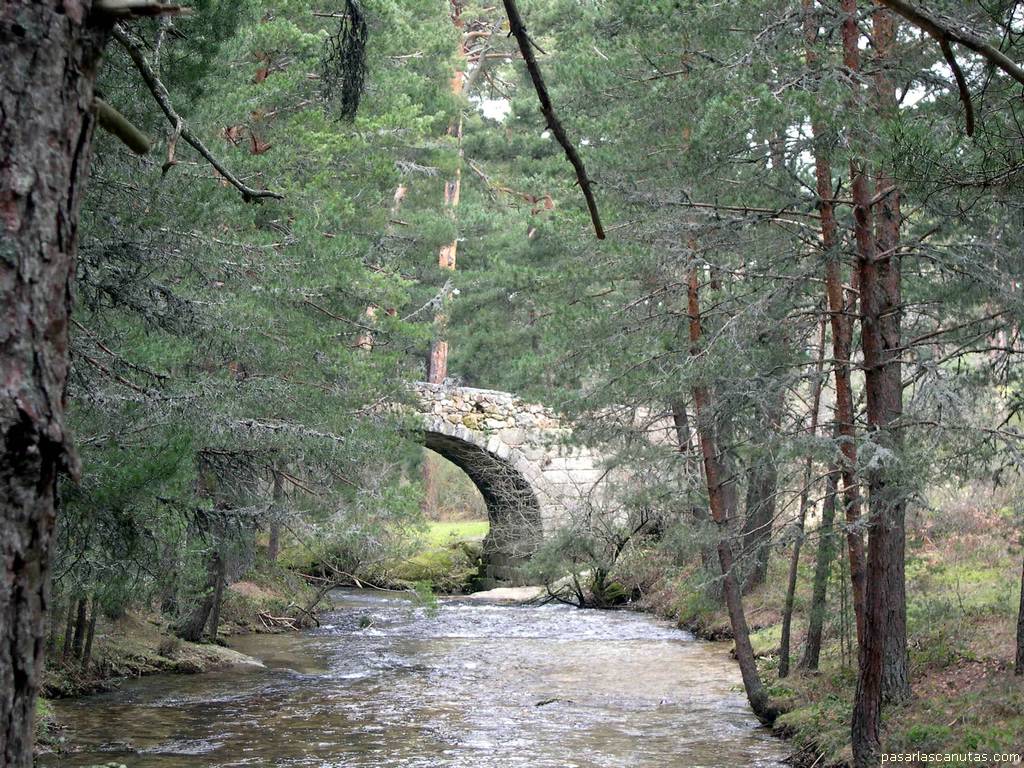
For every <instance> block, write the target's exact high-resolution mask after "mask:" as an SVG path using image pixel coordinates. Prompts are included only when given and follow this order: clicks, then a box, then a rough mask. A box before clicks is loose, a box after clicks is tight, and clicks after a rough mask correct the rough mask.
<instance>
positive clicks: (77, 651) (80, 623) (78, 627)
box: [71, 597, 89, 659]
mask: <svg viewBox="0 0 1024 768" xmlns="http://www.w3.org/2000/svg"><path fill="white" fill-rule="evenodd" d="M88 609H89V601H88V600H86V598H84V597H80V598H79V599H78V611H77V615H76V618H75V639H74V642H72V644H71V652H72V653H73V654H74V656H75V658H76V659H80V658H82V647H83V645H84V644H85V630H86V625H87V624H88V618H89V617H88Z"/></svg>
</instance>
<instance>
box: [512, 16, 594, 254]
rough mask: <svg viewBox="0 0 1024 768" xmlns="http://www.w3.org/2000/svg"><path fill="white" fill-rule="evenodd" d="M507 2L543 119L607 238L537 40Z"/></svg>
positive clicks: (592, 215)
mask: <svg viewBox="0 0 1024 768" xmlns="http://www.w3.org/2000/svg"><path fill="white" fill-rule="evenodd" d="M504 3H505V12H506V13H507V14H508V24H509V29H510V34H512V35H514V36H515V38H516V42H517V43H519V51H520V53H522V55H523V61H525V62H526V69H527V71H528V72H529V73H530V79H531V80H533V88H534V90H535V91H536V92H537V99H538V100H539V101H540V111H541V112H542V113H543V115H544V119H545V120H547V123H548V129H549V130H550V131H551V133H552V135H554V137H555V138H556V139H557V140H558V143H559V144H561V145H562V149H564V150H565V156H566V157H567V158H568V159H569V162H570V163H572V167H573V168H575V169H576V180H577V182H578V183H579V185H580V189H581V190H582V191H583V197H584V198H585V199H586V201H587V209H588V210H589V211H590V219H591V221H593V222H594V233H595V234H596V235H597V239H598V240H604V228H603V227H602V226H601V217H600V215H598V212H597V201H596V200H595V199H594V192H593V190H592V189H591V187H590V179H589V178H587V169H586V168H585V167H584V166H583V160H582V159H581V158H580V156H579V153H578V152H577V151H576V147H574V146H573V144H572V142H571V141H569V137H568V135H567V134H566V132H565V128H564V127H562V123H561V122H560V121H559V119H558V116H557V115H556V114H555V108H554V107H553V106H552V104H551V97H550V96H549V95H548V88H547V86H546V85H545V84H544V78H543V77H542V76H541V74H540V67H539V66H538V65H537V58H536V57H535V56H534V55H533V49H534V48H535V47H536V43H534V42H533V40H532V39H530V36H529V35H528V34H527V32H526V25H524V24H523V19H522V17H521V16H520V15H519V9H518V8H517V7H516V3H515V0H504ZM538 50H539V48H538Z"/></svg>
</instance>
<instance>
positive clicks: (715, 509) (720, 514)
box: [688, 268, 778, 723]
mask: <svg viewBox="0 0 1024 768" xmlns="http://www.w3.org/2000/svg"><path fill="white" fill-rule="evenodd" d="M688 299H689V301H688V303H689V315H690V343H691V354H692V355H693V356H694V357H697V356H698V355H700V353H701V350H700V343H701V324H700V300H699V282H698V276H697V270H696V268H693V269H691V270H690V276H689V287H688ZM693 401H694V407H695V410H696V416H697V437H698V442H699V443H700V450H701V457H702V458H703V462H704V479H705V482H706V484H707V490H708V507H709V508H710V509H711V517H712V519H713V520H714V521H715V524H716V525H717V526H718V529H719V535H720V539H719V543H718V562H719V566H720V567H721V569H722V586H723V590H724V592H725V604H726V607H727V609H728V611H729V623H730V625H731V626H732V632H733V638H734V642H735V646H736V660H737V662H738V663H739V666H740V676H741V677H742V678H743V687H744V689H745V690H746V692H747V700H748V701H749V702H750V707H751V709H753V710H754V714H755V715H757V717H758V718H759V719H760V720H762V721H763V722H766V723H771V722H773V721H774V720H775V718H776V717H777V716H778V712H777V711H776V710H775V709H774V708H773V707H772V706H771V704H770V702H769V699H768V692H767V690H765V687H764V684H763V683H762V682H761V675H760V673H759V672H758V670H757V660H756V659H755V658H754V649H753V647H752V646H751V644H750V629H749V627H748V626H747V619H746V616H745V615H744V613H743V598H742V596H741V595H740V585H739V583H738V582H737V580H736V574H735V570H734V567H733V554H732V547H731V545H730V543H729V538H730V531H729V521H730V519H731V518H732V517H733V515H734V514H735V507H736V495H735V492H734V490H733V489H732V487H731V486H732V484H733V479H732V478H731V477H729V473H728V472H727V471H726V468H725V462H724V460H723V454H722V453H721V450H720V447H719V445H718V438H717V434H716V432H717V430H716V429H715V426H714V415H713V403H712V398H711V392H710V390H709V389H708V388H707V387H706V386H701V385H697V386H695V387H694V388H693Z"/></svg>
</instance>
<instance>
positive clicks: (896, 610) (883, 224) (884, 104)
mask: <svg viewBox="0 0 1024 768" xmlns="http://www.w3.org/2000/svg"><path fill="white" fill-rule="evenodd" d="M872 31H873V33H874V34H873V43H874V46H875V74H874V78H873V80H874V99H875V106H876V108H877V110H878V114H880V115H884V116H891V115H893V114H894V113H895V112H897V111H898V109H899V105H898V103H897V100H896V90H895V87H894V86H893V84H892V81H891V79H890V78H889V75H888V69H887V67H888V66H889V65H890V64H891V62H892V59H893V54H892V46H893V44H894V42H895V39H896V18H895V16H893V14H892V12H890V11H889V10H887V9H885V8H876V9H875V11H874V13H873V14H872ZM876 189H877V190H879V193H882V192H885V191H886V190H889V191H888V192H886V193H885V194H884V195H882V197H881V200H879V201H878V202H877V203H876V204H875V207H874V212H873V213H874V219H875V258H876V259H877V261H878V269H877V275H878V279H879V284H878V288H879V290H880V292H881V295H880V296H879V300H880V304H879V306H878V312H879V313H880V314H879V315H878V321H877V322H878V332H879V339H878V342H879V343H880V346H879V356H878V358H877V360H876V361H875V362H874V363H873V364H870V365H869V363H868V359H867V355H866V354H865V371H866V372H865V376H866V377H867V378H868V379H869V380H870V379H871V377H872V376H873V375H874V376H875V377H877V378H878V379H879V387H877V389H878V390H879V391H878V397H877V398H876V404H875V417H874V419H873V418H872V397H871V393H872V390H873V389H875V388H873V387H871V386H870V385H869V386H868V424H869V426H872V427H874V426H875V425H877V429H879V430H882V431H885V433H886V435H885V437H886V440H885V442H886V443H887V444H888V447H890V448H891V449H893V450H895V451H897V452H898V451H899V448H900V447H901V445H902V440H901V439H900V432H899V430H898V429H893V428H892V427H891V424H892V423H893V422H894V421H898V420H899V419H900V417H901V416H902V415H903V380H902V365H901V359H900V348H901V346H902V335H901V327H900V325H901V324H900V315H901V309H900V308H901V306H902V303H903V298H902V286H901V282H902V275H901V269H900V257H899V251H898V249H899V244H900V224H901V213H900V193H899V189H898V187H897V186H896V183H895V181H894V179H893V177H892V175H891V174H890V173H889V172H888V170H886V169H884V168H883V169H881V170H879V172H878V175H877V182H876ZM863 284H864V283H863V280H862V281H861V285H863ZM869 290H870V289H869ZM865 341H867V339H866V338H865ZM883 390H884V391H883ZM883 482H884V480H883ZM879 490H881V488H880V487H879V486H878V485H876V484H872V485H871V496H870V500H871V507H872V509H871V515H872V518H874V517H876V515H878V514H885V515H887V516H888V518H889V520H890V522H889V524H888V532H887V538H886V540H887V542H888V547H889V558H888V559H889V568H888V570H887V571H886V573H885V574H884V578H885V586H884V593H885V600H886V603H887V608H886V613H887V615H886V618H885V622H886V631H885V651H884V653H883V656H882V664H883V666H882V700H883V701H885V702H887V703H893V704H898V703H903V702H905V701H908V700H909V699H910V695H911V691H910V669H909V666H910V664H909V654H908V651H907V594H906V574H905V564H904V559H905V554H906V494H905V493H904V492H903V491H902V490H901V489H900V488H899V487H898V481H897V484H896V485H895V486H893V485H889V484H887V485H886V488H885V490H884V491H883V492H882V493H879V494H877V495H878V498H877V501H878V511H877V513H876V510H875V506H876V505H875V501H876V492H877V491H879Z"/></svg>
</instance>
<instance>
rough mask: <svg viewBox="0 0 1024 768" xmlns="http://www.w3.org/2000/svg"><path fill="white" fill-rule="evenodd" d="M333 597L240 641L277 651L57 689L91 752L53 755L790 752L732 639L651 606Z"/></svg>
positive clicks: (163, 763) (654, 757)
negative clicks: (218, 665) (252, 662)
mask: <svg viewBox="0 0 1024 768" xmlns="http://www.w3.org/2000/svg"><path fill="white" fill-rule="evenodd" d="M334 597H335V605H334V607H333V610H332V611H331V612H329V613H326V614H324V615H323V616H322V621H323V626H321V627H320V628H319V629H317V630H312V631H309V632H303V633H292V634H286V635H248V636H243V637H235V638H233V639H232V641H231V645H232V647H234V648H237V649H238V650H240V651H242V652H243V653H247V654H250V655H252V656H255V657H256V658H258V659H260V660H261V661H262V662H263V663H264V664H265V666H263V667H239V668H233V669H229V670H224V671H220V672H212V673H207V674H202V675H161V676H154V677H147V678H141V679H138V680H133V681H130V682H126V683H124V684H123V685H121V686H120V688H119V689H118V690H116V691H112V692H110V693H105V694H99V695H95V696H89V697H85V698H81V699H77V700H67V701H58V702H56V703H55V705H54V708H55V710H56V715H57V717H58V718H59V719H60V721H61V722H63V723H64V724H66V725H67V726H68V729H69V733H68V736H69V742H70V743H72V744H74V745H76V747H77V748H78V749H80V750H81V751H78V752H75V753H72V754H69V755H64V756H57V755H47V756H44V757H42V758H41V759H40V760H39V761H38V763H37V764H38V765H41V766H85V765H94V764H97V763H108V762H115V763H124V764H125V765H127V766H129V768H171V767H174V768H178V767H179V766H180V767H181V768H185V767H186V766H188V767H189V768H193V767H204V766H318V767H320V768H342V767H343V766H344V767H346V768H348V767H350V766H351V767H352V768H363V767H366V768H369V767H371V766H372V767H373V768H428V767H430V768H434V767H447V766H451V767H452V768H455V767H458V768H517V767H520V766H521V767H522V768H549V767H550V768H556V767H557V768H565V767H568V766H572V767H578V768H584V767H587V768H589V767H591V766H601V767H602V768H618V767H619V766H621V767H622V768H626V766H629V767H630V768H637V767H641V766H642V767H647V766H650V767H651V768H653V767H654V766H658V767H659V768H663V767H664V766H678V767H679V768H719V767H721V768H724V767H725V766H728V768H737V767H738V766H754V767H757V768H767V767H768V766H773V767H777V766H781V765H782V760H783V758H784V757H785V756H786V754H787V751H786V748H785V745H784V744H783V743H782V742H780V741H778V740H777V739H775V738H774V737H772V736H771V734H770V733H769V732H768V731H767V730H765V729H764V728H762V727H760V726H759V724H758V722H757V720H756V719H755V718H754V716H753V715H752V714H751V712H750V710H749V708H748V707H747V704H746V700H745V699H744V697H743V695H742V693H741V689H740V678H739V673H738V670H737V668H736V665H735V663H734V662H733V661H732V660H731V659H730V658H729V655H728V651H727V648H726V647H725V646H723V645H722V644H715V643H706V642H703V641H699V640H695V639H694V638H693V637H691V636H690V635H689V634H687V633H685V632H682V631H680V630H677V629H675V628H674V627H672V626H671V625H669V624H666V623H664V622H660V621H658V620H655V619H653V618H651V617H649V616H645V615H642V614H637V613H630V612H620V611H581V610H577V609H575V608H570V607H566V606H544V607H518V606H516V607H510V606H493V605H479V604H470V603H465V602H459V601H455V600H452V601H443V602H442V603H441V605H440V608H439V609H438V610H436V611H435V610H430V609H429V608H424V607H415V606H414V605H412V604H411V603H409V602H408V601H406V600H404V599H402V598H401V597H396V596H391V595H383V594H382V593H367V592H357V591H339V592H338V593H336V594H335V596H334Z"/></svg>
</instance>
